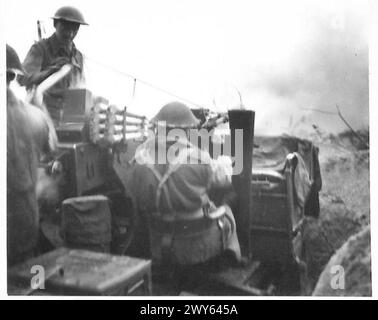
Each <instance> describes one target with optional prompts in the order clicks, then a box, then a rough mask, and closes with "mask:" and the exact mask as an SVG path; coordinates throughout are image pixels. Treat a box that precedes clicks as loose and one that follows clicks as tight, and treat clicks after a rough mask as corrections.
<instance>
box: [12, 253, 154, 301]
mask: <svg viewBox="0 0 378 320" xmlns="http://www.w3.org/2000/svg"><path fill="white" fill-rule="evenodd" d="M33 266H38V267H39V269H38V270H39V271H40V270H43V272H44V276H45V277H46V280H45V289H38V290H33V289H30V288H31V286H30V284H31V281H32V278H33V277H35V276H36V271H35V270H34V269H33ZM151 290H152V285H151V261H150V260H143V259H137V258H132V257H128V256H115V255H110V254H105V253H98V252H92V251H86V250H70V249H67V248H60V249H57V250H54V251H51V252H49V253H46V254H44V255H42V256H39V257H36V258H33V259H30V260H28V261H27V262H25V263H22V264H20V265H17V266H15V267H13V268H11V269H9V270H8V294H10V295H25V294H49V295H151V294H152V293H151V292H152V291H151Z"/></svg>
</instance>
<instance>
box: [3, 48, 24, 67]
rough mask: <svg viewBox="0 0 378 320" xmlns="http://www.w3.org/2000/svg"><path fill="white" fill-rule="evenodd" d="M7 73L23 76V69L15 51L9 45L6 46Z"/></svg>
mask: <svg viewBox="0 0 378 320" xmlns="http://www.w3.org/2000/svg"><path fill="white" fill-rule="evenodd" d="M7 72H12V73H15V74H18V73H20V74H24V73H25V71H24V68H23V67H22V64H21V62H20V58H19V57H18V54H17V52H16V50H14V49H13V48H12V47H11V46H10V45H8V44H7Z"/></svg>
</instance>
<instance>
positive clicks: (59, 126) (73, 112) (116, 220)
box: [41, 89, 148, 254]
mask: <svg viewBox="0 0 378 320" xmlns="http://www.w3.org/2000/svg"><path fill="white" fill-rule="evenodd" d="M62 97H63V99H62V101H63V103H62V110H61V112H60V117H59V119H55V120H56V121H55V123H56V132H57V136H58V141H59V144H58V147H59V153H58V155H57V157H56V158H55V163H59V166H58V167H59V168H61V173H60V175H61V177H62V179H61V183H60V192H59V198H60V200H61V201H65V200H66V199H72V198H77V197H83V196H91V195H104V196H106V197H107V198H108V199H109V207H110V212H111V217H110V219H111V233H112V238H111V243H110V248H109V250H110V252H112V253H117V254H122V253H124V251H125V249H126V247H127V246H128V243H129V241H130V237H131V234H130V232H129V230H130V229H131V225H132V223H133V215H134V212H133V208H132V202H131V200H130V199H128V198H127V197H126V196H125V192H124V187H123V185H122V183H121V181H120V177H119V176H118V175H117V171H116V170H115V168H114V166H115V164H116V163H117V156H118V155H119V153H122V155H123V156H124V157H127V158H129V159H131V158H132V157H133V156H134V154H135V149H136V148H137V146H138V145H139V144H141V143H142V142H143V141H144V138H145V134H146V129H147V123H148V122H147V119H146V117H144V116H140V115H136V114H133V113H130V112H128V110H127V107H123V108H118V107H117V106H115V105H109V102H108V100H106V99H105V98H103V97H94V96H93V94H92V93H91V91H89V90H87V89H68V90H65V91H64V92H62ZM119 172H122V170H118V173H119ZM57 207H58V208H57V211H58V213H57V214H56V215H57V216H58V217H55V227H57V228H59V227H61V226H62V221H61V219H63V218H64V217H62V212H61V209H62V208H61V202H59V204H58V206H57ZM42 214H43V212H42ZM49 215H50V217H51V216H52V215H51V212H49V213H46V214H45V216H47V217H48V216H49ZM50 220H51V219H50ZM41 225H42V230H43V231H46V232H45V233H46V234H47V235H45V236H46V237H47V238H48V239H49V238H50V237H49V233H56V232H51V230H49V228H51V227H52V224H51V221H49V220H47V222H46V221H43V220H42V223H41ZM49 240H50V239H49ZM50 241H51V240H50ZM52 242H54V241H52ZM86 248H88V247H86ZM106 251H107V250H106Z"/></svg>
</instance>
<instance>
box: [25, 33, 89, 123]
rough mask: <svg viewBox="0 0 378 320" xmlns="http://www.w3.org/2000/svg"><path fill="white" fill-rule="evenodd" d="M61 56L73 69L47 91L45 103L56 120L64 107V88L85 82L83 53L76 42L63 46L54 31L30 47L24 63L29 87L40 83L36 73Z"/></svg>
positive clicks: (26, 82)
mask: <svg viewBox="0 0 378 320" xmlns="http://www.w3.org/2000/svg"><path fill="white" fill-rule="evenodd" d="M59 58H67V61H69V62H70V63H71V65H72V66H73V69H72V70H71V72H70V73H69V74H68V75H67V76H66V77H64V78H63V79H62V80H61V81H59V82H58V83H56V84H55V85H54V86H53V87H52V88H51V89H50V90H48V92H46V93H45V96H44V103H45V104H46V106H47V109H48V110H49V112H50V115H51V117H52V118H53V119H54V120H59V116H60V115H59V112H60V110H61V109H62V107H63V105H62V103H63V101H62V90H65V89H68V88H75V87H77V86H80V85H82V84H83V83H84V82H85V77H84V66H83V61H84V59H83V55H82V53H81V52H80V51H79V50H78V49H76V47H75V44H74V43H72V47H71V48H66V47H64V46H62V45H61V44H60V43H59V41H58V39H57V37H56V35H55V33H54V34H53V35H52V36H51V37H50V38H48V39H43V40H41V41H39V42H37V43H35V44H34V45H33V46H32V47H31V48H30V50H29V52H28V54H27V55H26V58H25V60H24V63H23V67H24V69H25V71H26V73H27V74H28V76H27V77H26V79H25V84H26V86H27V87H32V86H33V85H38V84H39V83H36V75H37V74H38V73H39V72H41V71H44V70H46V69H48V68H49V67H51V66H53V65H54V64H55V62H56V60H57V59H59Z"/></svg>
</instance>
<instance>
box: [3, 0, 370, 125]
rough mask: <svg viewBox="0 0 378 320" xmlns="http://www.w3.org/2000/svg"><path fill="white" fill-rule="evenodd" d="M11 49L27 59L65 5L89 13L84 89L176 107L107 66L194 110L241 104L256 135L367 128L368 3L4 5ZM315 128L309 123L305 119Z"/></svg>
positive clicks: (83, 36)
mask: <svg viewBox="0 0 378 320" xmlns="http://www.w3.org/2000/svg"><path fill="white" fill-rule="evenodd" d="M5 5H6V15H5V27H6V41H7V42H8V43H9V44H11V45H12V46H13V47H14V48H15V49H16V50H17V51H18V53H19V55H20V57H21V59H23V58H24V57H25V55H26V53H27V51H28V49H29V47H30V46H31V45H32V43H33V42H34V41H35V40H37V24H36V21H37V20H41V21H42V22H43V25H44V27H45V29H46V36H49V35H50V34H51V33H52V32H53V28H52V20H51V19H50V17H51V16H52V15H53V14H54V12H55V11H56V9H57V8H59V7H60V6H62V5H74V6H76V7H77V8H79V9H80V10H81V11H82V12H83V13H84V16H85V18H86V19H87V21H88V23H89V24H90V25H89V26H88V27H87V26H83V27H81V29H80V30H79V33H78V36H77V38H76V39H75V43H76V45H77V47H78V48H79V49H80V50H81V51H82V52H83V54H84V55H85V56H87V57H88V59H87V64H86V69H87V80H88V81H87V87H88V88H90V89H91V90H92V91H93V92H94V93H95V94H97V95H103V96H105V97H106V98H108V99H109V100H111V101H112V102H114V103H117V104H120V105H125V104H126V105H129V106H131V108H132V109H134V111H137V112H140V113H144V114H147V115H148V116H152V115H153V114H154V113H156V112H157V110H158V109H159V107H161V106H162V105H163V104H164V103H166V102H169V101H171V100H175V99H176V98H174V97H171V96H169V95H167V94H164V93H162V92H159V91H157V90H155V89H152V88H150V87H148V86H145V85H143V84H142V83H138V82H137V86H136V92H135V97H134V98H132V92H133V90H132V88H133V81H132V79H130V78H128V77H125V76H123V75H121V74H120V73H117V72H114V71H111V70H110V69H107V68H105V67H101V66H99V65H98V64H97V63H96V62H94V61H99V62H102V63H103V64H105V65H108V66H110V67H113V68H114V69H117V70H119V71H123V72H126V73H128V74H131V75H134V76H136V77H138V78H140V79H142V80H144V81H147V82H149V83H151V84H153V85H155V86H158V87H160V88H162V89H165V90H167V91H169V92H172V93H174V94H176V95H178V96H180V97H182V98H185V99H187V100H189V101H190V102H193V103H196V104H199V105H203V106H206V107H211V108H215V109H217V110H219V111H225V110H227V109H228V108H232V107H235V106H237V105H238V104H239V97H238V93H237V90H239V91H240V93H241V95H242V99H243V104H244V105H245V106H246V107H247V108H250V109H254V110H255V111H256V123H257V128H258V129H259V128H263V130H266V128H267V127H268V128H271V131H272V132H273V131H277V130H281V131H288V130H290V128H291V129H292V127H293V126H294V127H295V126H297V124H298V121H299V122H300V121H302V120H303V121H304V122H306V121H312V122H315V123H316V124H318V125H324V128H325V129H326V130H341V129H343V128H344V125H343V123H342V122H340V121H339V119H338V118H337V117H334V116H329V115H324V114H321V113H318V112H315V113H314V112H312V111H309V110H307V111H306V110H304V109H321V110H327V111H331V112H332V111H335V104H336V103H337V104H339V105H340V107H341V108H342V110H343V112H345V116H346V117H347V118H348V119H349V120H350V121H351V123H352V124H353V125H354V126H356V127H358V126H363V125H366V124H367V123H368V106H369V99H368V33H369V32H368V31H369V29H368V27H369V19H370V15H369V12H370V10H371V2H369V1H345V0H344V1H330V0H327V1H319V0H317V1H266V0H265V1H238V0H234V1H219V0H218V1H204V0H201V1H199V0H184V1H182V0H181V1H177V0H159V1H152V0H138V1H127V0H108V1H84V0H79V1H74V2H73V1H61V0H49V1H42V0H33V1H30V0H12V1H10V0H5ZM309 119H310V120H309Z"/></svg>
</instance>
